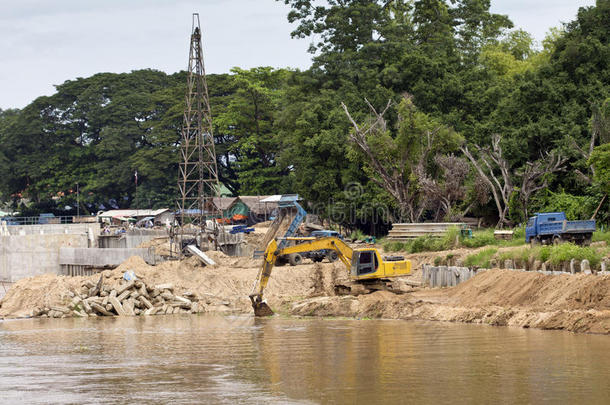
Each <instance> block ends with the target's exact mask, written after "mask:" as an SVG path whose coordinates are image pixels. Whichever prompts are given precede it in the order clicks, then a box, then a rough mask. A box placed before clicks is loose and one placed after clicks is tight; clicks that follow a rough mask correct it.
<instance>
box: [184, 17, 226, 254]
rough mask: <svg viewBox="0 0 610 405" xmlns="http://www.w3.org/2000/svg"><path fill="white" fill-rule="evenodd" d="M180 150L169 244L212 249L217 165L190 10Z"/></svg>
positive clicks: (198, 31) (197, 28) (216, 214)
mask: <svg viewBox="0 0 610 405" xmlns="http://www.w3.org/2000/svg"><path fill="white" fill-rule="evenodd" d="M180 153H181V161H180V169H179V178H178V189H179V193H180V195H179V198H178V200H177V202H176V205H177V213H176V214H177V215H176V219H178V220H179V223H178V224H177V228H176V229H175V230H174V232H172V245H174V246H176V247H177V248H178V249H177V253H178V254H179V255H182V252H183V249H184V248H185V244H192V242H193V241H195V240H196V242H197V245H200V244H201V243H210V242H211V243H213V245H214V249H216V248H217V247H218V245H217V242H216V241H217V236H218V225H217V222H216V218H218V217H219V214H220V213H219V212H217V209H216V207H215V205H214V204H213V200H212V199H213V198H214V197H216V196H217V195H218V191H219V185H218V167H217V164H216V151H215V149H214V135H213V131H212V115H211V112H210V102H209V97H208V86H207V82H206V77H205V68H204V64H203V49H202V46H201V27H200V21H199V14H198V13H194V14H193V19H192V27H191V45H190V52H189V63H188V72H187V89H186V105H185V108H184V116H183V122H182V142H181V145H180ZM206 222H207V224H208V226H206ZM172 250H173V249H172Z"/></svg>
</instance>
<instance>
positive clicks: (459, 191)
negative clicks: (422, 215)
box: [419, 154, 474, 221]
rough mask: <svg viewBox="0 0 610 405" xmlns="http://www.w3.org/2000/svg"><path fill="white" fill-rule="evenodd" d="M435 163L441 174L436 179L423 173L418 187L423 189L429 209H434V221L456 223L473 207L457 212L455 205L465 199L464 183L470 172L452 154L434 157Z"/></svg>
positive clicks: (467, 165)
mask: <svg viewBox="0 0 610 405" xmlns="http://www.w3.org/2000/svg"><path fill="white" fill-rule="evenodd" d="M434 161H435V163H436V164H437V165H438V167H439V168H440V170H441V172H442V177H441V178H439V179H438V180H437V179H434V178H432V177H431V176H430V175H428V174H426V173H424V174H422V175H421V176H420V180H419V183H420V186H421V188H422V189H423V192H424V195H425V200H426V201H428V202H430V206H429V208H432V209H434V220H435V221H440V220H442V219H444V218H445V219H448V220H450V221H457V220H460V219H461V218H463V217H464V215H466V214H467V213H468V211H470V209H471V208H472V207H473V206H474V202H472V203H470V204H469V205H468V206H467V207H466V208H465V209H463V210H458V208H457V205H458V203H459V202H461V201H463V200H464V198H465V197H466V187H465V186H464V182H465V180H466V177H468V174H469V172H470V166H469V164H468V162H467V161H466V160H464V159H462V158H460V157H457V156H455V155H453V154H451V155H436V156H435V157H434Z"/></svg>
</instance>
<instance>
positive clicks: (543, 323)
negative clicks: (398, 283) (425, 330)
mask: <svg viewBox="0 0 610 405" xmlns="http://www.w3.org/2000/svg"><path fill="white" fill-rule="evenodd" d="M609 287H610V276H594V275H577V276H569V275H558V276H555V275H544V274H540V273H530V272H520V271H511V270H488V271H486V272H482V273H480V274H479V275H477V276H476V277H473V278H472V279H470V280H469V281H467V282H465V283H462V284H460V285H459V286H457V287H453V288H447V289H423V290H419V291H414V292H412V293H407V294H402V295H395V294H392V293H388V292H377V293H373V294H368V295H362V296H358V297H351V296H348V297H316V298H311V299H305V300H301V301H300V302H296V303H295V304H293V305H292V307H291V308H290V312H291V313H292V314H293V315H302V316H347V317H358V318H363V317H370V318H388V319H427V320H437V321H452V322H456V321H457V322H472V323H486V324H490V325H511V326H521V327H532V328H540V329H565V330H569V331H574V332H588V333H604V334H609V333H610V298H609V297H608V294H607V292H608V288H609Z"/></svg>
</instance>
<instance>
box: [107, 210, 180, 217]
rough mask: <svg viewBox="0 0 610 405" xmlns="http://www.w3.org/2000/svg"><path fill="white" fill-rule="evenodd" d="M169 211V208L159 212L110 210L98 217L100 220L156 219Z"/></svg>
mask: <svg viewBox="0 0 610 405" xmlns="http://www.w3.org/2000/svg"><path fill="white" fill-rule="evenodd" d="M166 211H169V208H160V209H158V210H109V211H104V212H102V213H100V214H99V215H98V217H100V218H114V217H126V218H129V217H156V216H157V215H159V214H163V213H164V212H166Z"/></svg>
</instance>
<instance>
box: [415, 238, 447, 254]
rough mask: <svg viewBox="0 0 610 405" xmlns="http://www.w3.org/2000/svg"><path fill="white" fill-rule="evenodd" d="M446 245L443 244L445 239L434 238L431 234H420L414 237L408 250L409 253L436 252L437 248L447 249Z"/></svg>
mask: <svg viewBox="0 0 610 405" xmlns="http://www.w3.org/2000/svg"><path fill="white" fill-rule="evenodd" d="M447 249H448V247H447V246H445V241H444V239H442V238H440V239H439V238H434V237H432V236H420V237H419V238H415V239H414V240H413V242H411V245H410V247H409V252H411V253H419V252H436V251H439V250H447Z"/></svg>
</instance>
